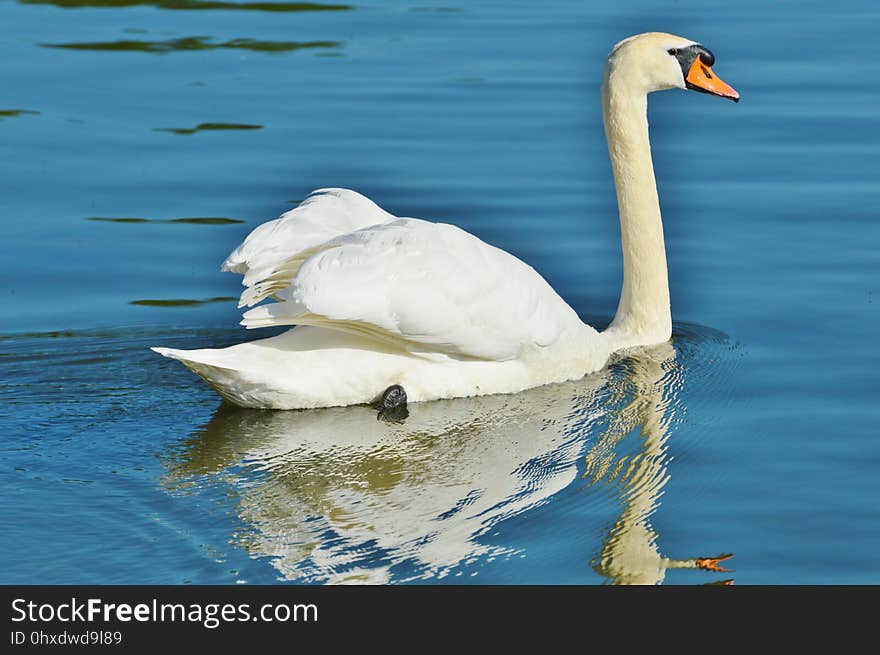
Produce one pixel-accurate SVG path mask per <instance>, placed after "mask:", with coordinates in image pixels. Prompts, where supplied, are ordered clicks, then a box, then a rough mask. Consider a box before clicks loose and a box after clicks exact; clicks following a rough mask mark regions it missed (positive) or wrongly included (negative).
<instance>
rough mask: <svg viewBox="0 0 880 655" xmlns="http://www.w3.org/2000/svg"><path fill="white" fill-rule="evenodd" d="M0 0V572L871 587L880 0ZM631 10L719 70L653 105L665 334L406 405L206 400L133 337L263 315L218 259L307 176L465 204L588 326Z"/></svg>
mask: <svg viewBox="0 0 880 655" xmlns="http://www.w3.org/2000/svg"><path fill="white" fill-rule="evenodd" d="M670 7H672V8H670ZM0 13H2V15H3V20H2V25H3V28H0V53H2V55H3V58H4V61H6V62H7V64H8V65H7V66H5V67H4V73H3V82H4V84H3V91H2V92H0V162H2V163H0V191H2V192H0V220H2V225H3V228H4V233H5V240H4V243H5V244H6V248H5V249H4V251H3V256H2V257H0V280H2V281H3V282H2V284H3V286H2V288H0V297H2V298H3V299H4V300H3V303H4V304H3V310H4V311H3V316H4V321H3V325H2V328H0V402H2V404H0V407H2V409H0V429H2V431H3V433H4V435H5V438H4V440H3V444H2V446H0V483H2V488H3V490H4V491H3V501H4V502H3V503H2V525H3V526H4V529H3V531H2V533H3V536H2V541H0V562H2V564H3V566H2V570H3V571H4V573H3V575H2V578H0V580H2V582H6V583H17V582H24V583H36V582H54V583H125V582H128V583H182V582H192V583H233V582H246V583H260V582H276V581H291V582H300V583H324V582H358V581H368V582H414V581H419V582H444V583H445V582H459V583H461V582H467V583H564V584H568V583H577V584H582V583H583V584H592V583H657V582H667V583H681V584H685V583H687V584H689V583H696V584H702V583H711V582H723V581H728V580H735V582H736V583H737V584H750V583H772V584H777V583H818V584H825V583H855V584H858V583H874V584H877V583H880V560H878V558H877V556H876V552H877V546H878V545H880V508H878V504H877V502H876V499H877V497H878V492H880V483H878V481H877V480H878V477H877V475H876V471H877V470H878V467H880V446H878V444H877V441H876V432H877V430H876V427H875V426H876V424H877V419H878V411H877V401H878V398H877V392H876V391H875V388H876V386H877V385H876V384H875V378H876V370H877V364H878V354H880V353H878V348H877V345H876V333H877V327H878V317H880V316H878V303H876V302H875V298H874V295H875V281H876V279H877V271H878V270H880V248H878V247H877V243H878V239H880V222H878V220H877V217H876V216H875V215H874V214H875V213H876V212H875V211H874V210H873V209H872V208H873V207H876V206H877V202H876V201H877V194H876V191H875V190H876V188H877V187H876V178H877V172H876V168H877V163H876V156H875V153H876V152H877V150H878V146H880V143H878V140H880V130H878V127H880V125H878V122H880V118H878V115H877V112H876V106H877V102H878V100H880V98H878V94H880V91H878V87H877V85H876V84H873V83H871V80H874V79H877V77H878V73H880V71H878V68H880V64H878V62H877V58H876V57H875V50H876V48H875V47H874V43H875V38H874V31H875V30H874V26H875V25H876V23H877V19H878V17H880V16H878V10H877V9H876V8H875V6H874V5H873V4H871V3H868V2H864V1H862V0H858V1H856V2H851V3H847V4H846V5H845V6H844V5H840V6H834V7H830V6H829V5H827V3H818V2H806V3H796V4H794V3H791V4H787V3H777V4H772V5H768V4H767V3H759V2H757V1H748V2H744V3H736V5H735V6H731V5H730V4H729V3H720V2H711V1H710V2H700V3H697V2H692V1H690V0H682V1H681V2H678V3H675V4H674V5H669V4H668V3H661V2H652V1H650V0H640V1H639V2H635V3H629V4H626V5H624V6H621V5H620V3H608V4H607V6H596V3H582V2H574V1H573V0H556V1H553V2H549V3H542V4H535V3H523V2H494V1H493V2H481V3H460V2H458V3H456V2H451V3H450V2H446V3H442V4H437V3H430V2H402V1H386V0H379V1H376V2H371V3H369V4H366V5H356V4H352V5H349V4H336V3H328V4H322V3H272V2H254V3H249V2H213V1H209V0H205V1H200V0H21V1H19V2H15V1H11V0H5V1H3V2H2V3H0ZM646 30H664V31H670V32H674V33H679V34H682V35H685V36H688V37H690V38H694V39H697V40H700V41H702V42H703V43H705V44H706V45H707V46H708V47H709V48H711V49H712V50H713V51H714V53H715V55H716V58H717V64H716V66H715V70H716V71H717V72H718V73H719V75H721V76H722V77H723V78H724V79H725V80H726V81H728V82H730V83H731V84H732V85H733V86H734V87H736V88H737V89H738V90H739V91H740V93H741V94H742V97H743V100H742V102H740V103H739V104H738V105H734V104H733V103H729V102H724V101H722V100H720V99H717V98H710V97H707V96H704V95H700V94H694V93H684V92H681V91H671V92H667V93H662V94H654V95H653V96H652V97H651V99H650V120H651V125H652V141H653V147H654V161H655V164H656V168H657V177H658V182H659V187H660V195H661V203H662V206H663V212H664V220H665V225H666V240H667V248H668V253H669V263H670V280H671V287H672V301H673V315H674V318H675V320H676V326H675V332H676V334H675V338H674V340H673V343H672V344H671V345H669V346H666V347H661V348H657V349H653V350H650V351H646V352H643V353H639V354H636V355H632V356H629V357H625V358H618V359H617V360H615V361H614V362H613V363H612V364H611V365H610V366H609V367H608V368H607V369H606V370H604V371H601V372H599V373H597V374H595V375H591V376H588V377H587V378H585V379H583V380H579V381H575V382H569V383H566V384H562V385H552V386H548V387H545V388H541V389H536V390H532V391H529V392H526V393H523V394H518V395H515V396H499V397H486V398H480V399H473V400H451V401H443V402H436V403H427V404H422V405H416V406H412V407H411V408H410V410H411V411H410V417H409V418H408V419H407V420H406V421H404V422H403V423H388V422H382V421H377V420H376V416H375V413H373V412H372V411H371V410H369V409H368V408H365V407H355V408H344V409H327V410H319V411H312V412H282V413H279V412H268V411H253V410H236V409H234V408H229V407H226V406H223V405H221V403H220V401H219V399H218V398H217V396H216V395H215V394H214V393H213V392H212V391H211V390H210V389H208V388H207V387H206V386H205V385H204V384H202V383H201V382H200V381H199V380H198V379H197V378H195V377H194V376H193V375H191V374H190V373H189V372H187V371H186V370H185V369H184V368H183V367H181V366H180V365H179V364H176V363H175V362H172V361H170V360H166V359H163V358H161V357H158V356H156V355H155V354H154V353H152V352H150V351H149V350H148V347H149V346H153V345H166V346H174V347H182V348H187V347H192V348H196V347H208V346H224V345H228V344H232V343H235V342H238V341H242V340H247V339H252V338H255V337H256V336H257V335H255V334H254V333H253V332H246V331H245V330H244V329H242V328H240V327H238V326H237V322H238V320H239V317H240V315H239V313H238V311H237V310H236V307H235V305H236V302H235V300H234V299H235V298H236V297H237V295H238V293H239V291H240V286H239V280H238V278H237V277H235V276H231V275H228V274H221V273H220V272H219V271H218V267H219V264H220V262H222V260H223V259H224V258H225V256H226V254H227V253H228V252H229V251H230V250H231V249H232V248H233V247H234V246H235V245H236V244H237V243H238V242H239V241H240V240H241V239H242V238H243V237H244V236H245V235H246V234H247V232H248V231H249V230H251V229H253V227H255V226H256V225H258V224H259V223H261V222H263V221H265V220H268V219H270V218H273V217H275V216H276V215H277V214H278V213H280V212H282V211H284V210H286V209H289V208H290V206H291V204H292V203H296V202H297V200H296V199H297V198H302V197H304V196H305V195H306V194H307V193H308V192H309V191H310V190H312V189H314V188H319V187H324V186H344V187H350V188H353V189H356V190H358V191H361V192H362V193H365V194H367V195H368V196H370V197H371V198H373V199H375V200H376V201H377V202H379V203H380V204H381V205H382V206H383V207H385V208H386V209H388V210H389V211H392V212H394V213H396V214H398V215H404V216H418V217H422V218H428V219H434V220H441V221H446V222H451V223H454V224H456V225H459V226H461V227H463V228H465V229H467V230H469V231H471V232H473V233H474V234H476V235H478V236H480V237H481V238H483V239H485V240H487V241H489V242H491V243H493V244H495V245H498V246H500V247H502V248H504V249H506V250H509V251H510V252H512V253H514V254H516V255H517V256H519V257H521V258H523V259H524V260H526V261H528V262H529V263H530V264H532V265H533V266H534V267H535V268H537V269H538V270H539V271H540V272H541V273H542V274H543V275H544V276H545V277H546V278H547V279H548V280H549V281H550V282H551V283H552V284H553V285H554V287H555V288H556V289H557V290H558V291H559V292H560V294H561V295H562V296H563V297H564V298H565V299H566V300H567V301H568V302H569V303H570V304H571V305H572V306H573V307H574V308H575V309H576V310H577V311H578V312H579V313H580V314H581V316H582V317H583V318H584V319H585V320H589V321H590V322H591V323H593V324H595V325H597V326H602V325H604V324H605V323H606V322H607V321H608V320H609V319H610V317H611V316H612V315H613V312H614V310H615V307H616V302H617V296H618V292H619V285H620V275H621V271H620V253H619V240H618V239H619V237H618V233H617V224H616V207H615V202H614V189H613V185H612V180H611V175H610V168H609V165H608V162H607V152H606V150H605V144H604V135H603V133H602V128H601V112H600V108H599V97H598V87H599V82H600V79H601V71H602V65H603V62H604V57H605V55H606V54H607V52H608V50H609V48H610V47H611V45H612V44H613V43H614V42H615V41H617V40H619V39H620V38H622V37H624V36H627V35H629V34H632V33H636V32H641V31H646ZM818 43H821V47H817V44H818ZM842 62H850V63H849V64H843V63H842ZM852 62H857V65H858V72H859V74H858V76H857V78H854V77H853V68H852ZM844 71H846V73H845V74H844ZM260 336H263V335H260ZM724 553H735V557H734V558H733V559H732V560H728V561H727V562H725V564H726V565H727V566H729V568H732V569H735V571H733V572H715V571H707V570H704V569H699V568H694V562H695V560H696V559H697V558H701V557H707V556H716V555H720V554H724Z"/></svg>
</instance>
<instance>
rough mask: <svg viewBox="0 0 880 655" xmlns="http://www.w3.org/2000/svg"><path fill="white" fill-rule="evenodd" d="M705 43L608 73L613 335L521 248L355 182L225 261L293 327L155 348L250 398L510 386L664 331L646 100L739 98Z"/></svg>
mask: <svg viewBox="0 0 880 655" xmlns="http://www.w3.org/2000/svg"><path fill="white" fill-rule="evenodd" d="M713 63H714V56H713V55H712V53H711V52H709V50H707V49H706V48H705V47H703V46H701V45H699V44H697V43H695V42H693V41H690V40H688V39H684V38H681V37H677V36H673V35H670V34H663V33H654V32H652V33H647V34H640V35H637V36H633V37H630V38H628V39H626V40H624V41H621V42H620V43H618V44H617V45H616V46H614V48H613V49H612V51H611V54H610V55H609V57H608V62H607V65H606V67H605V75H604V80H603V83H602V108H603V117H604V122H605V135H606V138H607V140H608V150H609V154H610V156H611V164H612V169H613V173H614V180H615V184H616V188H617V201H618V207H619V213H620V227H621V239H622V245H623V269H624V272H623V288H622V291H621V297H620V304H619V306H618V309H617V313H616V315H615V317H614V321H613V322H612V323H611V325H610V326H609V327H608V329H606V330H605V331H604V332H601V333H600V332H597V331H596V330H595V329H593V328H592V327H590V326H589V325H586V324H584V323H583V322H582V321H581V320H580V319H579V318H578V316H577V314H576V313H575V312H574V310H573V309H572V308H571V307H569V306H568V305H567V304H566V303H565V301H563V300H562V298H560V297H559V295H557V294H556V292H555V291H554V290H553V289H552V288H551V287H550V285H549V284H547V282H546V281H545V280H544V279H543V278H542V277H541V276H540V275H539V274H538V273H536V272H535V271H534V270H533V269H532V268H531V267H529V266H528V265H526V264H524V263H523V262H521V261H520V260H518V259H517V258H516V257H514V256H512V255H510V254H509V253H506V252H504V251H503V250H499V249H497V248H494V247H492V246H490V245H488V244H486V243H484V242H482V241H480V240H479V239H477V238H476V237H475V236H473V235H471V234H468V233H467V232H464V231H463V230H461V229H459V228H457V227H454V226H452V225H445V224H441V223H430V222H427V221H422V220H418V219H414V218H396V217H394V216H392V215H391V214H389V213H387V212H385V211H384V210H382V209H381V208H379V207H378V206H377V205H375V204H374V203H373V202H372V201H370V200H368V199H367V198H365V197H363V196H361V195H360V194H358V193H355V192H354V191H349V190H346V189H321V190H318V191H316V192H314V193H313V194H312V195H310V196H309V197H308V198H307V199H306V200H305V201H304V202H303V203H302V204H300V205H299V206H298V207H297V208H296V209H293V210H292V211H289V212H287V213H286V214H284V215H282V216H281V217H280V218H278V219H276V220H274V221H270V222H268V223H265V224H263V225H261V226H259V227H257V228H256V229H255V230H254V231H253V232H251V234H250V235H248V237H247V238H246V239H245V241H244V242H243V243H242V244H241V245H240V246H239V247H238V248H236V249H235V251H233V253H232V254H231V255H230V256H229V257H228V258H227V260H226V261H225V262H224V264H223V267H222V268H223V270H225V271H232V272H236V273H241V274H243V275H244V282H243V283H244V285H245V286H246V287H247V289H246V290H245V291H244V292H243V293H242V295H241V302H240V303H239V306H248V307H251V306H253V305H255V304H256V303H258V302H260V301H261V300H263V299H265V298H272V299H274V300H276V301H277V302H275V303H271V304H265V305H261V306H259V307H255V308H253V309H251V310H249V311H247V312H245V314H244V320H243V321H242V324H243V325H245V326H247V327H248V328H257V327H264V326H272V325H295V326H298V327H296V328H294V329H291V330H288V331H287V332H285V333H283V334H281V335H278V336H276V337H272V338H269V339H261V340H258V341H252V342H249V343H242V344H238V345H235V346H230V347H228V348H223V349H202V350H188V351H187V350H174V349H171V348H154V350H155V351H156V352H158V353H160V354H162V355H165V356H166V357H172V358H174V359H179V360H180V361H181V362H183V363H184V364H185V365H186V366H187V367H188V368H190V369H191V370H193V371H195V372H196V373H198V374H199V375H201V376H202V377H203V378H204V379H205V380H206V381H207V382H208V383H209V384H211V386H213V387H214V388H215V389H216V390H217V391H218V392H219V393H220V394H221V395H222V396H223V397H224V398H226V399H227V400H229V401H231V402H233V403H235V404H237V405H241V406H244V407H266V408H276V409H298V408H311V407H327V406H337V405H353V404H361V403H369V402H374V401H375V400H377V399H378V398H380V397H381V396H382V394H383V392H384V391H385V390H387V389H389V387H392V386H393V385H402V386H403V388H404V389H405V391H406V396H407V398H408V400H411V401H424V400H434V399H438V398H455V397H464V396H476V395H483V394H495V393H513V392H518V391H522V390H524V389H528V388H531V387H536V386H540V385H544V384H549V383H551V382H560V381H564V380H571V379H577V378H580V377H582V376H583V375H585V374H587V373H591V372H593V371H596V370H598V369H600V368H601V367H602V366H604V365H605V363H606V362H607V360H608V358H609V356H610V355H611V353H613V352H615V351H617V350H621V349H624V348H628V347H633V346H642V345H651V344H657V343H662V342H664V341H667V340H668V339H669V338H670V335H671V331H672V319H671V315H670V308H669V286H668V281H667V271H666V254H665V249H664V244H663V226H662V223H661V218H660V206H659V202H658V199H657V188H656V184H655V181H654V170H653V165H652V162H651V149H650V143H649V138H648V120H647V94H648V93H650V92H652V91H658V90H662V89H670V88H691V89H695V90H698V91H703V92H706V93H712V94H714V95H719V96H722V97H727V98H730V99H732V100H734V101H736V100H738V99H739V95H738V94H737V92H736V91H734V90H733V89H732V88H731V87H730V86H728V85H727V84H726V83H724V82H722V81H721V80H720V79H719V78H718V77H717V76H715V74H714V73H713V72H712V71H711V68H710V66H711V65H712V64H713Z"/></svg>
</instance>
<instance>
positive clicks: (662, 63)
mask: <svg viewBox="0 0 880 655" xmlns="http://www.w3.org/2000/svg"><path fill="white" fill-rule="evenodd" d="M714 64H715V55H713V54H712V52H711V51H710V50H709V49H708V48H706V47H705V46H704V45H701V44H699V43H696V42H694V41H691V40H690V39H685V38H683V37H680V36H675V35H673V34H665V33H663V32H647V33H645V34H637V35H635V36H631V37H629V38H628V39H624V40H623V41H621V42H620V43H618V44H617V45H615V46H614V47H613V48H612V49H611V54H609V55H608V63H607V65H606V67H605V81H606V84H608V83H610V82H613V81H617V80H620V81H621V82H622V83H624V84H626V85H627V86H628V87H630V88H632V89H635V90H637V91H640V92H643V93H646V94H647V93H651V92H652V91H662V90H664V89H692V90H694V91H700V92H702V93H709V94H712V95H716V96H720V97H722V98H728V99H730V100H733V101H734V102H739V93H737V91H736V90H735V89H734V88H733V87H731V86H730V85H728V84H727V83H726V82H724V81H723V80H722V79H721V78H720V77H718V76H717V75H716V74H715V72H714V71H713V70H712V66H713V65H714Z"/></svg>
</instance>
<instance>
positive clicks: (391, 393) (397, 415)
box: [376, 384, 409, 423]
mask: <svg viewBox="0 0 880 655" xmlns="http://www.w3.org/2000/svg"><path fill="white" fill-rule="evenodd" d="M376 409H377V410H379V413H378V415H377V416H376V418H377V419H378V420H380V421H387V422H389V423H403V421H405V420H406V418H407V417H408V416H409V410H408V409H407V408H406V391H405V390H404V388H403V387H401V386H400V385H399V384H393V385H391V386H390V387H388V388H387V389H385V391H383V392H382V395H381V396H380V397H379V402H378V403H376Z"/></svg>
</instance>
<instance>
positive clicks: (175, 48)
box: [40, 36, 341, 54]
mask: <svg viewBox="0 0 880 655" xmlns="http://www.w3.org/2000/svg"><path fill="white" fill-rule="evenodd" d="M340 45H341V42H339V41H261V40H259V39H231V40H229V41H221V42H219V43H214V42H212V41H211V40H210V37H206V36H186V37H181V38H178V39H167V40H165V41H141V40H137V39H121V40H118V41H85V42H78V43H41V44H40V46H41V47H43V48H61V49H65V50H93V51H98V52H102V51H104V52H149V53H154V54H165V53H169V52H187V51H199V50H222V49H231V50H250V51H252V52H267V53H279V52H294V51H296V50H305V49H309V48H338V47H339V46H340Z"/></svg>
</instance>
